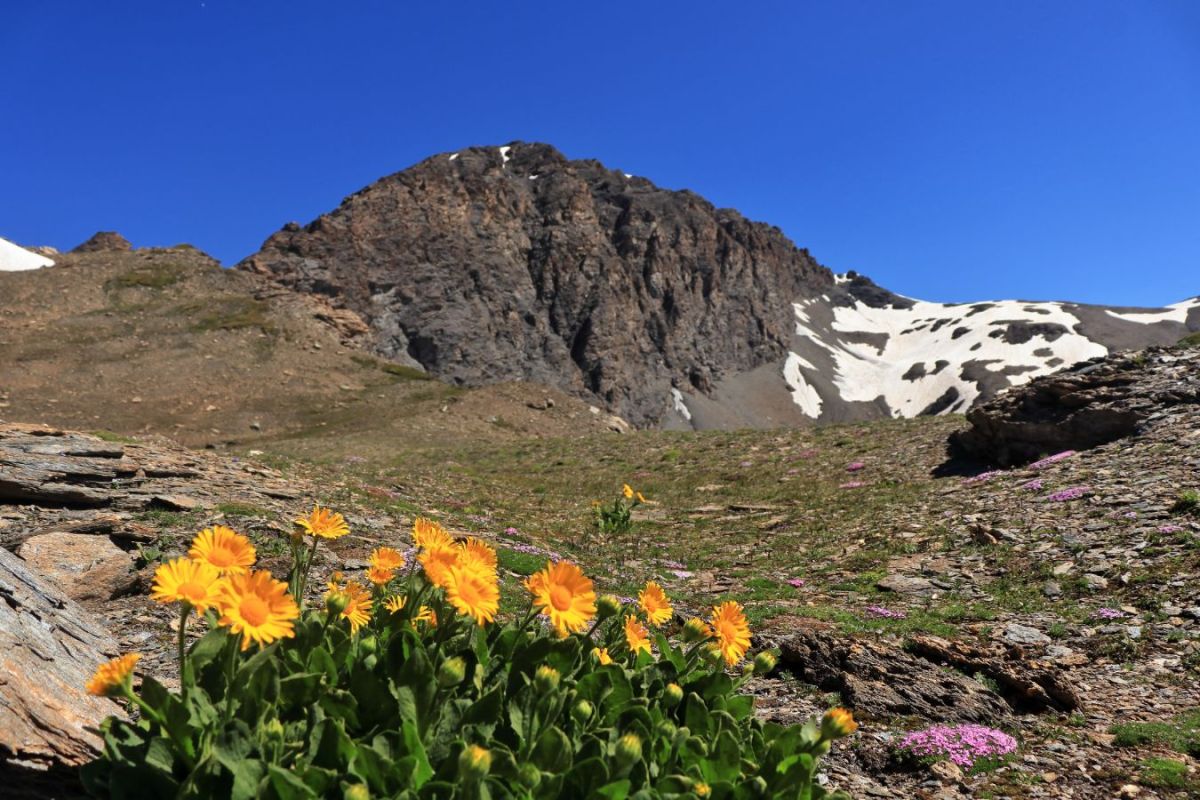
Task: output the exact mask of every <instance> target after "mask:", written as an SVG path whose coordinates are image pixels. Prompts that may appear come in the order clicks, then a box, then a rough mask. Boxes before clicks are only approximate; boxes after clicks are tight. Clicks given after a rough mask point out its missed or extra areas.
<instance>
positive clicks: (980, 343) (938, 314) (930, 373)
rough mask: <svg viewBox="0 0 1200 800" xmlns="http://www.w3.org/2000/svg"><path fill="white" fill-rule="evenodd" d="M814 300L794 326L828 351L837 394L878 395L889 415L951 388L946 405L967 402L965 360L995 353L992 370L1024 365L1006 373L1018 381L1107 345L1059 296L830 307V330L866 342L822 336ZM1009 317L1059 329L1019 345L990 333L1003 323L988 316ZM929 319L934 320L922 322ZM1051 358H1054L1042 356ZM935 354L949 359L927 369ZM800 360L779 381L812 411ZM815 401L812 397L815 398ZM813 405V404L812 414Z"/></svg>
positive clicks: (915, 408) (974, 388)
mask: <svg viewBox="0 0 1200 800" xmlns="http://www.w3.org/2000/svg"><path fill="white" fill-rule="evenodd" d="M814 302H816V301H806V302H804V303H801V304H798V308H797V314H796V320H797V322H796V333H797V334H798V335H800V336H805V337H808V338H809V339H810V341H812V342H813V343H814V344H816V345H818V346H819V347H822V348H824V349H825V350H826V351H828V352H829V355H830V357H831V359H832V360H833V367H834V375H833V383H834V386H836V387H837V389H838V392H839V394H840V395H841V396H842V398H843V399H844V400H847V401H851V402H871V401H873V400H875V398H877V397H880V396H882V397H883V398H884V400H885V402H886V403H887V405H888V407H889V408H891V409H892V412H893V414H894V415H896V416H902V417H912V416H916V415H917V414H920V413H921V412H922V411H923V410H925V408H927V407H928V406H929V405H930V404H931V403H933V402H934V401H935V400H937V399H938V398H940V397H941V396H942V395H943V394H944V393H945V392H946V391H947V390H948V389H950V388H951V387H954V388H955V389H957V391H958V396H959V398H960V399H961V401H962V402H961V404H952V407H954V406H955V405H957V407H958V408H960V409H961V408H964V407H967V406H970V405H971V404H972V403H973V402H974V401H975V400H976V399H977V398H978V396H979V393H980V389H979V386H978V385H977V384H976V383H975V382H974V381H970V380H966V379H964V378H963V377H962V376H961V374H960V373H961V370H962V366H963V364H965V363H966V362H968V361H976V362H984V361H992V360H995V361H996V362H997V363H995V364H987V365H985V366H986V367H987V368H988V369H990V370H991V371H993V372H999V371H1001V370H1002V369H1003V368H1004V367H1008V366H1012V367H1030V368H1031V369H1029V370H1028V371H1026V372H1022V373H1019V374H1016V375H1011V376H1009V381H1010V382H1011V383H1012V384H1020V383H1025V382H1027V381H1028V380H1030V379H1031V378H1034V377H1036V376H1038V375H1044V374H1047V373H1050V372H1053V371H1054V370H1056V369H1058V368H1060V367H1061V366H1062V365H1063V364H1074V363H1076V362H1078V361H1083V360H1085V359H1088V358H1093V357H1095V356H1102V355H1105V354H1107V353H1108V348H1106V347H1104V346H1103V345H1100V344H1097V343H1095V342H1093V341H1091V340H1089V339H1087V338H1085V337H1083V336H1081V335H1079V334H1078V333H1075V332H1074V330H1075V326H1076V325H1078V324H1079V319H1078V318H1077V317H1075V316H1074V315H1073V314H1071V313H1070V312H1069V311H1067V310H1066V309H1065V308H1064V307H1063V306H1062V304H1061V303H1023V302H1018V301H1015V300H1002V301H998V302H994V303H978V304H975V306H974V307H966V306H963V305H954V306H952V305H947V304H943V303H926V302H922V301H917V302H916V303H915V304H914V305H913V307H912V308H908V309H900V308H871V307H870V306H867V305H865V304H863V303H856V304H855V305H853V306H849V307H845V306H837V307H835V308H834V309H833V313H834V320H833V326H832V328H833V331H834V332H836V333H840V334H856V333H858V334H868V335H869V336H868V337H864V338H869V339H874V340H875V341H874V342H873V343H872V342H870V341H866V342H854V341H848V340H846V339H845V338H843V337H838V338H837V339H836V340H833V341H827V340H826V339H824V338H822V336H821V334H820V333H818V332H817V331H814V330H813V329H811V328H810V327H808V326H809V324H811V323H810V321H809V319H808V316H807V314H806V313H805V312H804V309H806V308H807V307H808V306H809V305H812V304H813V303H814ZM985 306H986V307H985ZM1030 306H1036V307H1037V308H1038V309H1039V310H1040V311H1043V312H1045V313H1040V314H1037V315H1036V316H1034V317H1032V318H1030V317H1029V312H1027V311H1025V310H1024V309H1025V308H1027V307H1030ZM975 308H979V310H977V311H976V310H975ZM922 320H923V322H922ZM1014 320H1028V321H1029V322H1031V323H1058V324H1059V325H1061V326H1063V328H1065V329H1066V330H1065V331H1063V332H1062V334H1061V335H1060V336H1058V337H1057V338H1055V339H1054V340H1053V341H1048V340H1047V339H1046V338H1044V337H1042V336H1040V335H1039V336H1033V337H1032V338H1031V339H1029V341H1026V342H1021V343H1020V344H1013V343H1010V342H1006V341H1004V338H1003V337H994V336H992V335H991V334H992V333H995V332H997V331H1005V330H1006V329H1007V327H1008V326H1007V324H993V323H1007V322H1011V321H1014ZM931 321H932V322H933V323H934V324H933V325H930V324H929V323H930V322H931ZM937 323H941V324H940V325H938V324H937ZM934 327H936V330H934ZM963 329H965V330H963ZM956 330H957V331H959V334H958V337H957V338H955V336H954V333H955V331H956ZM1037 350H1041V351H1043V353H1045V352H1047V351H1049V355H1035V354H1034V351H1037ZM1053 359H1061V361H1057V362H1056V363H1055V364H1050V363H1048V362H1049V361H1051V360H1053ZM939 360H942V361H948V362H950V363H949V365H948V366H946V367H944V368H943V369H939V370H937V372H936V373H934V365H935V363H936V362H937V361H939ZM914 364H923V365H924V366H925V374H924V375H920V376H917V377H916V379H915V380H906V379H905V378H904V375H905V373H907V372H908V371H909V369H910V368H911V367H912V366H913V365H914ZM801 367H806V368H808V369H810V370H811V369H813V367H812V365H810V364H808V363H807V362H804V361H802V360H800V359H799V358H798V357H797V356H796V355H795V354H794V353H793V354H789V357H788V359H787V361H786V362H785V365H784V380H786V381H787V383H788V385H789V386H790V387H792V397H793V399H794V400H795V402H796V404H797V405H798V406H800V408H801V410H803V411H804V413H805V414H807V415H809V416H816V414H814V398H815V394H816V393H815V392H814V391H813V390H812V388H811V387H810V386H808V385H807V384H806V383H805V382H804V379H803V374H802V372H801ZM814 371H815V370H814ZM816 401H817V402H818V403H819V398H816ZM819 408H820V407H819V405H816V409H817V413H819ZM950 410H951V409H949V408H948V409H946V411H950Z"/></svg>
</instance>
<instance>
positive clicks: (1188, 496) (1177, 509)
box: [1171, 489, 1200, 514]
mask: <svg viewBox="0 0 1200 800" xmlns="http://www.w3.org/2000/svg"><path fill="white" fill-rule="evenodd" d="M1198 509H1200V492H1198V491H1196V490H1195V489H1185V490H1184V491H1182V492H1180V493H1179V497H1178V498H1177V499H1176V500H1175V505H1173V506H1171V513H1172V514H1193V513H1195V512H1196V511H1197V510H1198Z"/></svg>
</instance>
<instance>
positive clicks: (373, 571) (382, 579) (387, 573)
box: [367, 566, 396, 586]
mask: <svg viewBox="0 0 1200 800" xmlns="http://www.w3.org/2000/svg"><path fill="white" fill-rule="evenodd" d="M394 577H396V570H394V569H386V568H384V567H374V566H373V567H371V568H370V569H368V570H367V580H369V581H370V582H371V583H373V584H375V585H376V586H386V585H387V584H389V583H391V581H392V578H394Z"/></svg>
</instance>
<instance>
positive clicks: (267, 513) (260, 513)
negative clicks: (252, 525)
mask: <svg viewBox="0 0 1200 800" xmlns="http://www.w3.org/2000/svg"><path fill="white" fill-rule="evenodd" d="M216 510H217V511H219V512H221V513H222V514H225V515H226V516H230V517H271V516H274V512H272V511H271V510H270V509H266V508H261V507H259V506H256V505H252V504H250V503H220V504H218V505H217V509H216Z"/></svg>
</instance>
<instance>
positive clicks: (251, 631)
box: [220, 571, 300, 650]
mask: <svg viewBox="0 0 1200 800" xmlns="http://www.w3.org/2000/svg"><path fill="white" fill-rule="evenodd" d="M220 608H221V619H220V624H221V625H224V626H226V627H228V628H229V629H230V630H231V631H233V633H235V634H238V633H240V634H241V635H242V650H247V649H249V647H250V643H251V642H255V643H257V644H258V645H260V646H262V645H268V644H270V643H271V642H274V641H275V640H277V639H290V638H291V637H292V636H295V631H294V630H293V626H292V622H293V621H294V620H295V619H296V618H297V617H299V616H300V609H299V607H298V606H297V605H296V601H295V600H293V599H292V596H291V595H290V594H288V593H287V584H286V583H284V582H283V581H277V580H275V579H274V578H272V577H271V573H269V572H265V571H261V572H247V573H245V574H243V575H233V576H231V577H229V578H228V579H227V580H226V581H225V582H224V585H223V586H222V589H221V602H220Z"/></svg>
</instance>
